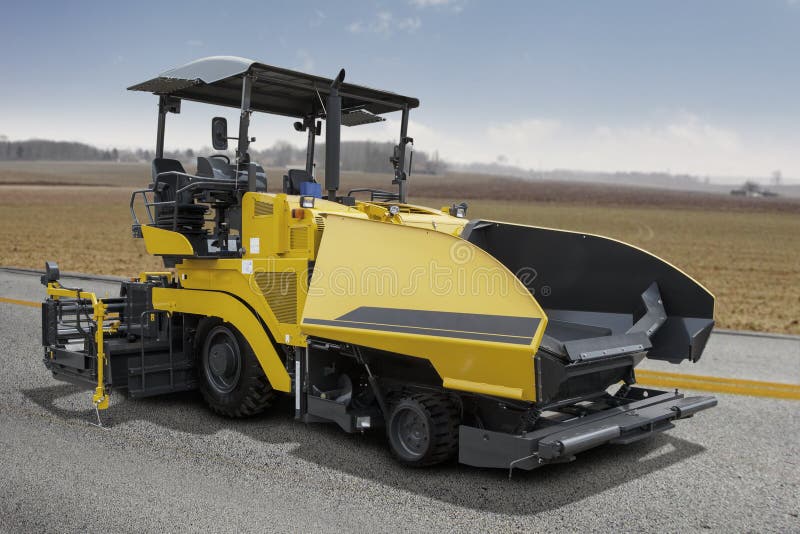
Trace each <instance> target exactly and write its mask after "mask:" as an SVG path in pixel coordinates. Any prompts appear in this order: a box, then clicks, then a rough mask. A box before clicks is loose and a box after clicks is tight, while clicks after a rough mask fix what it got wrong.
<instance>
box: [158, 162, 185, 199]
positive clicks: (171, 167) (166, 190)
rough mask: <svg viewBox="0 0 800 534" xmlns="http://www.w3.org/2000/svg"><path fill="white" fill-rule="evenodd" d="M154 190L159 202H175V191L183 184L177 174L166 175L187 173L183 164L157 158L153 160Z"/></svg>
mask: <svg viewBox="0 0 800 534" xmlns="http://www.w3.org/2000/svg"><path fill="white" fill-rule="evenodd" d="M152 169H153V190H154V191H155V197H156V201H157V202H166V201H170V200H175V191H177V189H178V188H179V187H180V184H181V183H182V182H183V180H182V179H181V177H180V176H178V175H177V174H164V173H176V172H177V173H184V174H185V173H186V170H185V169H184V168H183V165H181V162H180V161H178V160H176V159H167V158H156V159H154V160H153V165H152ZM159 175H161V176H159Z"/></svg>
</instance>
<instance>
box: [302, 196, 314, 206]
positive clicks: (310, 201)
mask: <svg viewBox="0 0 800 534" xmlns="http://www.w3.org/2000/svg"><path fill="white" fill-rule="evenodd" d="M300 206H301V207H303V208H313V207H314V197H300Z"/></svg>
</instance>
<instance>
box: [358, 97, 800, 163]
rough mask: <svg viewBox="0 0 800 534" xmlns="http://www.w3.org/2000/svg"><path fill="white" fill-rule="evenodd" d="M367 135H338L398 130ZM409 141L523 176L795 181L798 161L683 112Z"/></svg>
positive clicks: (787, 148)
mask: <svg viewBox="0 0 800 534" xmlns="http://www.w3.org/2000/svg"><path fill="white" fill-rule="evenodd" d="M362 128H363V129H362ZM366 128H367V127H359V128H352V129H345V131H344V132H343V139H348V140H356V139H372V140H376V141H385V140H396V138H397V135H398V132H399V129H400V126H399V122H398V121H396V120H389V121H386V122H383V123H380V124H379V125H375V126H373V127H369V128H371V129H370V130H367V129H366ZM347 130H349V131H347ZM345 133H346V135H345ZM409 135H411V136H412V137H413V138H414V139H415V144H416V148H417V149H419V150H424V151H427V152H432V151H434V150H438V151H439V153H440V155H441V157H443V158H444V159H449V160H451V161H456V162H484V163H489V162H494V161H498V159H503V160H504V161H506V162H507V163H509V164H511V165H516V166H519V167H522V168H527V169H542V170H547V169H573V170H585V171H608V172H615V171H645V172H671V173H674V174H680V173H687V174H694V175H701V176H705V175H710V176H731V177H733V176H768V175H769V174H770V173H771V172H772V171H773V170H775V169H781V170H782V171H783V174H784V175H785V176H787V177H789V178H792V177H796V178H800V154H799V153H797V151H796V150H795V147H796V146H797V145H798V144H800V138H798V137H799V136H797V135H795V136H793V138H788V137H787V136H780V135H778V134H777V133H773V134H770V135H767V134H761V135H759V134H756V133H754V132H751V131H749V130H737V129H734V128H731V127H727V126H722V125H718V124H714V123H712V122H709V121H707V120H704V119H702V118H701V117H699V116H697V115H693V114H690V113H686V112H676V113H673V114H671V115H670V116H666V117H660V118H658V119H652V120H650V121H640V122H639V123H637V124H630V125H619V124H581V123H577V122H570V121H565V120H559V119H554V118H548V117H538V118H529V119H524V120H519V121H515V122H510V123H503V124H493V125H488V126H486V127H484V128H483V129H480V128H477V129H472V130H470V135H469V136H465V135H464V134H463V130H461V131H450V130H439V129H436V128H432V127H430V126H428V125H425V124H420V123H417V122H415V121H411V124H410V125H409Z"/></svg>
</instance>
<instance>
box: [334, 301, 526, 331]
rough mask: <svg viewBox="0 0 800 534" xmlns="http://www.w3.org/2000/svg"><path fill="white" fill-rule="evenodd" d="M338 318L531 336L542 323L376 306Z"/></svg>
mask: <svg viewBox="0 0 800 534" xmlns="http://www.w3.org/2000/svg"><path fill="white" fill-rule="evenodd" d="M337 320H339V321H352V322H356V323H373V324H383V325H392V326H397V327H408V328H432V329H436V330H457V331H459V332H473V333H482V334H495V335H500V336H516V337H527V338H532V337H533V335H534V333H535V332H536V328H537V327H538V326H539V319H537V318H535V317H510V316H507V315H485V314H480V313H457V312H439V311H427V310H406V309H398V308H377V307H373V306H361V307H360V308H356V309H355V310H353V311H351V312H348V313H346V314H344V315H342V316H341V317H337Z"/></svg>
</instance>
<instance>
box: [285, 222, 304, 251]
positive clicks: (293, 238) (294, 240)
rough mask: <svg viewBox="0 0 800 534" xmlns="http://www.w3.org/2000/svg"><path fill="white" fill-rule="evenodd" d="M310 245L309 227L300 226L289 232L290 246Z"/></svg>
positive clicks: (301, 246) (302, 246)
mask: <svg viewBox="0 0 800 534" xmlns="http://www.w3.org/2000/svg"><path fill="white" fill-rule="evenodd" d="M307 247H308V227H307V226H299V227H296V228H292V229H291V231H290V232H289V248H307Z"/></svg>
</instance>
